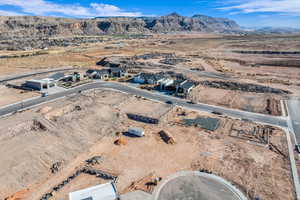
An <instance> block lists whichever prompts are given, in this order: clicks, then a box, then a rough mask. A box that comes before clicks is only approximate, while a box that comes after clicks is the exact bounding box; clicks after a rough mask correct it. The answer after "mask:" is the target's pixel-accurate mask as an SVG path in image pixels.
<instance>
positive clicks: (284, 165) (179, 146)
mask: <svg viewBox="0 0 300 200" xmlns="http://www.w3.org/2000/svg"><path fill="white" fill-rule="evenodd" d="M76 106H80V107H81V109H80V110H78V109H74V108H75V107H76ZM50 108H51V109H50ZM72 108H73V109H72ZM41 111H43V112H41ZM128 111H131V112H133V111H134V112H136V113H137V114H141V115H144V116H147V117H156V118H159V119H160V123H159V124H147V123H142V122H137V121H134V120H130V119H128V118H127V116H126V113H127V112H128ZM199 115H200V116H207V114H205V113H196V112H191V111H187V110H183V109H181V108H176V107H175V108H174V107H172V106H171V105H166V104H161V103H157V102H151V101H148V100H144V99H142V98H136V97H134V96H130V95H126V94H122V93H118V92H115V91H114V92H112V91H103V90H98V91H91V92H84V93H82V94H81V95H77V96H73V97H68V98H66V99H64V100H60V101H57V102H52V103H50V104H49V105H47V106H42V107H39V108H36V109H34V110H33V111H25V112H23V113H18V114H16V115H14V116H11V117H7V118H4V119H1V120H0V125H1V127H2V128H1V130H0V132H1V138H0V144H1V145H0V151H1V152H3V156H1V158H0V162H1V163H3V164H2V166H1V169H0V174H2V175H1V176H0V183H1V184H0V187H1V188H0V191H1V193H0V197H1V198H4V197H7V196H11V195H13V194H15V195H16V196H18V197H20V198H21V199H30V200H35V199H40V198H41V197H42V196H43V195H45V194H50V192H51V190H52V189H53V188H55V187H56V186H58V185H60V184H61V183H64V186H63V187H62V189H60V190H59V192H56V193H51V194H52V195H53V196H54V199H58V198H65V197H66V196H67V195H68V193H69V192H71V191H74V190H78V189H82V188H85V187H89V186H92V185H95V184H100V183H103V182H105V181H103V180H102V179H98V178H95V177H94V176H90V175H87V174H84V173H83V174H80V175H78V176H76V178H75V177H74V178H73V179H70V180H69V181H68V182H64V181H65V180H67V179H68V177H71V176H72V174H74V173H76V171H78V170H79V169H82V166H85V165H87V162H86V161H87V160H89V159H91V158H93V157H96V156H100V157H99V158H101V159H100V162H97V163H96V162H95V164H93V165H92V168H93V170H100V171H95V173H98V172H101V171H104V172H108V173H109V174H116V175H117V176H118V182H117V188H118V191H124V190H126V188H128V187H130V185H132V182H134V181H137V180H141V179H143V177H146V176H147V175H149V174H150V173H152V172H154V173H155V174H156V175H157V177H162V178H163V179H164V178H166V177H167V176H170V175H171V174H173V173H175V172H178V171H181V170H201V171H205V170H206V171H211V172H212V173H214V174H217V175H219V176H222V177H224V178H226V179H227V180H229V181H231V182H233V183H235V184H236V185H238V186H239V187H240V188H241V189H242V190H243V191H244V192H245V193H246V194H247V195H248V196H249V197H251V198H252V197H253V196H254V195H257V196H259V197H260V198H262V199H274V200H277V199H278V200H281V199H287V200H292V199H294V191H293V185H292V179H291V174H290V167H289V162H288V160H287V159H286V157H284V156H282V154H280V153H278V152H277V151H273V150H270V149H268V148H267V147H263V146H259V145H256V144H253V143H250V142H247V140H242V139H238V138H234V137H231V136H230V135H229V134H230V127H231V125H232V124H233V123H234V124H237V123H238V124H239V126H240V127H242V128H245V129H246V127H250V126H256V125H252V124H251V123H250V124H249V123H245V122H242V121H238V120H231V119H227V118H220V120H221V125H220V127H219V128H218V129H217V130H216V131H214V132H211V131H205V130H202V129H201V128H197V127H189V126H182V120H183V119H185V118H188V119H190V118H195V117H197V116H199ZM46 116H48V119H47V118H46ZM213 117H216V116H213ZM218 118H219V117H218ZM33 119H39V120H40V121H41V122H42V123H45V124H46V122H47V120H48V122H50V123H51V125H52V126H54V127H56V128H55V129H52V130H48V129H47V130H46V131H44V130H31V126H32V122H33ZM16 122H17V123H18V124H19V125H18V126H16V125H15V124H16ZM48 125H49V124H48ZM49 126H50V125H49ZM130 126H135V127H142V128H144V130H145V136H144V137H141V138H136V137H130V136H127V135H120V133H123V132H126V131H127V130H128V127H130ZM161 130H167V132H168V134H169V136H171V137H172V138H173V140H174V141H175V143H173V142H172V144H167V143H166V142H165V141H163V139H162V138H161V136H160V134H158V133H159V132H160V131H161ZM120 137H121V138H124V139H126V145H114V141H116V140H117V139H118V138H120ZM270 141H271V142H272V144H273V145H274V146H276V148H277V149H279V150H280V152H283V154H285V155H287V149H286V146H287V144H286V139H285V135H284V132H283V131H281V130H279V129H275V130H274V131H273V132H272V135H271V137H270ZM141 155H142V156H141ZM57 162H62V165H60V166H59V167H58V169H57V170H55V173H52V172H51V167H53V164H55V163H57ZM99 163H100V164H99ZM124 166H126V167H124ZM55 169H56V168H55ZM7 172H9V173H7ZM87 172H88V173H92V174H94V171H87ZM4 183H5V184H4ZM59 187H60V186H59ZM143 187H144V186H141V188H143ZM18 191H19V192H18ZM16 196H13V197H16Z"/></svg>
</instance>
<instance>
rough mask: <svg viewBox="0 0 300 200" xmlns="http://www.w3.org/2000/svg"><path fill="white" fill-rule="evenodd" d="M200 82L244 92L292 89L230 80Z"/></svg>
mask: <svg viewBox="0 0 300 200" xmlns="http://www.w3.org/2000/svg"><path fill="white" fill-rule="evenodd" d="M200 84H202V85H204V86H208V87H212V88H219V89H225V90H240V91H244V92H256V93H273V94H291V92H290V91H287V90H281V89H277V88H271V87H268V86H262V85H256V84H250V83H238V82H229V81H202V82H200Z"/></svg>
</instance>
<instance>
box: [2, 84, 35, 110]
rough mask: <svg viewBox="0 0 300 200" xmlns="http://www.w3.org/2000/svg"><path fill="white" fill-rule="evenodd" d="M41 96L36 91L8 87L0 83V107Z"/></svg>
mask: <svg viewBox="0 0 300 200" xmlns="http://www.w3.org/2000/svg"><path fill="white" fill-rule="evenodd" d="M36 96H39V94H38V93H36V92H29V91H24V92H23V91H21V90H18V89H13V88H7V87H6V86H4V85H0V97H1V98H0V107H2V106H5V105H8V104H12V103H17V102H20V101H22V100H25V99H29V98H32V97H36Z"/></svg>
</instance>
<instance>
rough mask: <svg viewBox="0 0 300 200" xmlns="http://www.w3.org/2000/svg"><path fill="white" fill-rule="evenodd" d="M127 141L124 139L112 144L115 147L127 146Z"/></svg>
mask: <svg viewBox="0 0 300 200" xmlns="http://www.w3.org/2000/svg"><path fill="white" fill-rule="evenodd" d="M127 143H128V141H127V140H126V139H125V138H122V137H121V138H119V139H117V140H116V141H115V142H114V144H115V145H118V146H121V145H127Z"/></svg>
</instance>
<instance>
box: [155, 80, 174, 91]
mask: <svg viewBox="0 0 300 200" xmlns="http://www.w3.org/2000/svg"><path fill="white" fill-rule="evenodd" d="M173 85H174V80H173V79H171V78H164V79H163V80H161V81H160V82H159V87H160V90H162V91H165V90H169V89H171V88H173V87H172V86H173Z"/></svg>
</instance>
